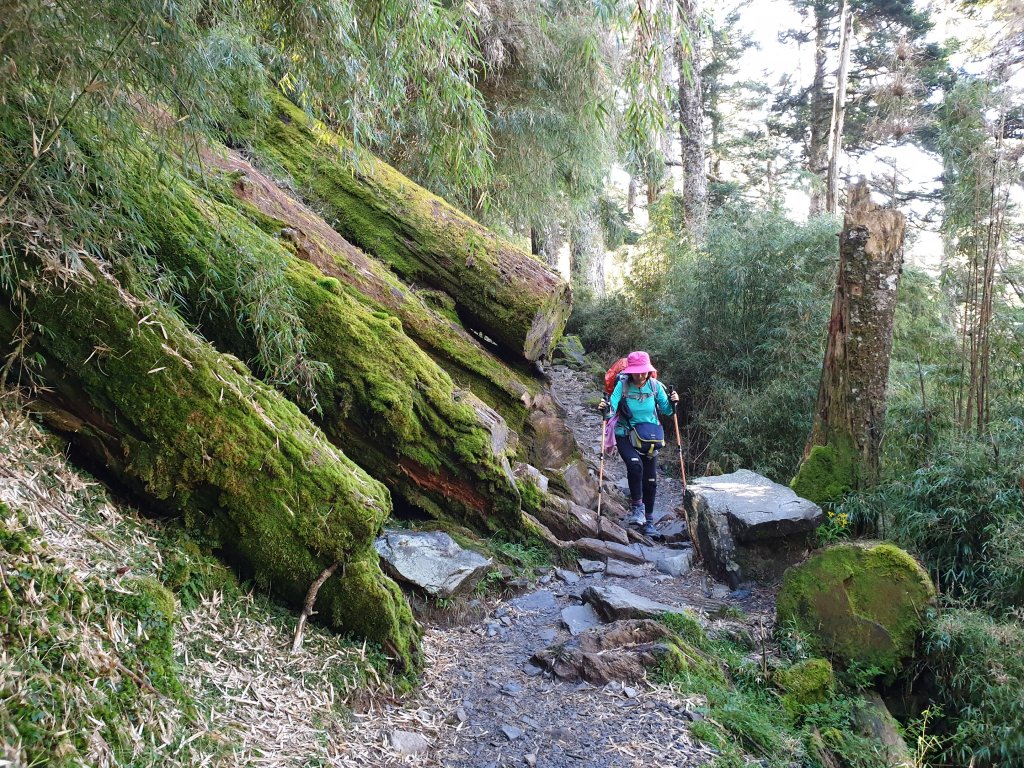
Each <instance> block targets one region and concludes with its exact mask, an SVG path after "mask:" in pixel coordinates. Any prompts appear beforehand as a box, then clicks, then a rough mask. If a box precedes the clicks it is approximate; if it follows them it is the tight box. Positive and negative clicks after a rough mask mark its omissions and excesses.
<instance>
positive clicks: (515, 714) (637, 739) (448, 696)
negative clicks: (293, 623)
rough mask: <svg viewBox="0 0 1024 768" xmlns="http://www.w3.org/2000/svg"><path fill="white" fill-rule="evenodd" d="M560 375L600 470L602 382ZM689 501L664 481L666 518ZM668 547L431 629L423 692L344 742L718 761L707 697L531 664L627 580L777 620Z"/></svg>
mask: <svg viewBox="0 0 1024 768" xmlns="http://www.w3.org/2000/svg"><path fill="white" fill-rule="evenodd" d="M550 375H551V383H552V391H553V394H554V395H555V397H556V398H557V399H558V401H559V403H560V404H561V405H562V407H563V408H564V409H565V410H566V413H567V422H568V423H569V424H570V425H572V428H573V431H574V432H575V434H576V439H577V442H578V443H579V445H580V447H581V449H582V450H583V452H584V455H585V458H586V460H587V461H588V463H590V464H591V465H592V466H593V467H594V469H595V470H596V465H597V462H598V460H599V454H598V448H597V439H598V435H599V430H600V416H599V415H598V414H597V413H596V411H594V410H593V409H592V408H587V407H586V406H585V405H584V403H585V402H586V400H587V399H588V398H590V399H592V398H593V396H594V395H595V394H596V393H595V392H594V391H593V386H592V384H591V383H590V382H589V381H588V380H587V379H586V377H585V376H584V375H583V374H581V373H578V372H575V371H572V370H569V369H567V368H563V367H555V368H554V369H553V370H552V371H550ZM669 455H670V456H671V455H672V454H671V447H670V454H669ZM605 477H606V479H607V480H608V484H607V485H606V487H614V486H615V485H616V483H621V482H623V481H624V478H625V470H624V467H623V466H622V463H621V461H620V460H619V459H618V458H617V457H612V458H610V459H606V462H605ZM612 492H614V491H612ZM681 500H682V486H681V483H680V482H679V481H678V480H677V479H675V478H665V477H664V476H662V477H661V479H660V480H659V486H658V497H657V502H656V513H657V516H658V517H660V518H663V519H664V520H665V521H666V522H667V521H668V520H669V519H670V518H671V517H673V516H674V514H675V509H676V507H678V505H679V504H680V503H681ZM676 551H678V550H676ZM668 552H669V550H668V549H667V548H666V547H663V546H659V547H655V548H649V549H647V550H646V553H647V554H648V558H649V559H650V560H651V561H652V562H648V563H646V564H644V565H643V566H640V567H639V571H640V573H639V575H635V576H623V577H618V576H609V575H606V574H602V573H596V574H592V575H582V576H581V577H580V578H579V581H578V582H577V583H568V582H567V581H565V580H563V579H562V578H560V577H559V575H558V574H557V572H556V571H552V572H550V573H546V574H543V575H541V576H540V579H539V583H538V584H537V588H536V589H534V590H533V591H530V592H528V593H526V594H523V595H520V596H518V597H515V598H512V599H509V600H504V601H495V602H494V603H493V604H488V605H487V606H484V608H485V609H486V610H485V611H482V612H483V613H485V615H484V617H483V618H482V619H481V620H479V621H472V622H470V623H468V624H465V625H463V626H456V627H449V628H445V627H440V626H433V627H428V629H427V632H426V637H425V640H424V650H425V653H426V658H427V662H428V664H427V670H426V673H425V676H424V681H423V686H422V688H421V689H420V690H419V691H418V692H417V693H416V694H415V695H414V696H413V697H411V698H410V699H409V700H407V701H405V702H402V703H401V704H400V705H397V706H389V707H385V708H384V709H383V710H380V709H377V710H374V711H371V712H367V713H365V714H364V715H361V716H358V717H357V718H356V722H355V723H354V724H353V728H352V729H351V730H349V731H346V734H345V738H346V739H352V740H353V741H352V742H350V743H351V746H352V747H353V748H358V749H361V750H363V753H364V754H365V756H366V760H367V762H366V764H367V765H398V764H405V765H424V766H452V767H464V768H470V767H472V768H489V767H492V766H493V767H494V768H499V767H500V766H540V767H541V768H562V767H563V766H587V767H588V768H589V767H590V766H593V767H594V768H600V767H604V766H609V767H610V766H623V767H625V766H645V767H646V768H651V767H652V766H689V765H701V764H705V763H707V762H709V761H710V760H711V759H712V758H713V755H714V753H713V751H712V750H711V749H710V748H709V747H707V746H705V745H703V744H700V743H699V742H697V741H695V740H694V739H693V738H692V737H691V736H690V734H689V731H688V728H687V725H688V723H689V722H690V719H691V712H692V710H693V709H694V708H695V707H697V706H699V705H700V703H701V702H700V700H699V698H690V699H687V698H684V697H681V696H680V695H679V694H677V693H675V692H674V691H672V690H671V689H670V688H668V687H666V686H659V685H656V684H653V683H650V682H646V681H645V682H643V683H641V684H637V685H635V686H623V685H621V684H618V683H612V684H610V685H607V686H603V687H594V686H592V685H589V684H587V683H580V684H570V683H564V682H560V681H558V680H556V679H552V678H550V677H548V676H547V675H546V674H542V673H541V671H540V670H539V669H538V668H536V667H534V666H532V665H531V664H530V663H529V661H530V657H531V656H532V655H533V654H534V652H536V651H537V650H540V649H541V648H545V647H547V646H550V645H553V644H557V643H561V642H566V641H568V640H569V639H570V637H571V635H570V633H569V631H568V630H567V629H566V627H565V626H564V624H563V622H562V618H561V611H562V610H563V609H564V608H567V607H569V606H572V605H579V604H580V602H581V601H580V599H579V595H580V594H581V593H582V591H583V589H584V588H585V587H586V586H588V585H590V584H595V583H603V584H616V585H619V586H622V587H624V588H626V589H628V590H630V591H631V592H634V593H636V594H639V595H642V596H644V597H649V598H652V599H655V600H658V601H660V602H663V603H667V604H669V605H673V606H677V607H679V608H680V610H682V609H690V610H693V611H697V612H699V613H701V614H702V615H704V616H707V615H708V614H709V613H714V612H715V611H720V610H721V609H723V608H724V607H725V606H730V605H734V606H736V607H738V608H740V609H741V610H742V611H743V613H744V614H745V615H746V616H747V619H746V621H747V623H748V624H750V625H751V626H754V627H758V626H761V625H762V624H764V625H770V623H771V622H770V615H771V613H772V611H773V606H772V600H771V596H770V595H769V594H767V593H764V592H761V591H759V590H755V591H754V593H753V594H752V595H750V596H749V597H748V598H746V599H744V600H742V601H739V602H734V601H730V600H729V598H728V594H729V593H728V589H727V588H726V587H724V586H723V585H718V584H715V583H714V582H712V581H711V580H709V579H708V578H707V576H706V574H704V572H703V571H700V570H694V571H691V572H689V573H687V574H684V575H683V576H681V577H671V576H667V575H664V574H661V573H658V572H657V571H656V570H655V569H654V566H653V561H654V560H656V559H659V558H660V557H661V556H663V555H664V554H666V553H668ZM569 580H570V581H572V580H573V577H572V576H570V577H569ZM396 729H399V730H407V731H413V732H416V733H419V734H422V735H423V736H426V737H427V739H428V741H429V742H430V746H429V748H428V750H427V751H426V752H425V753H422V754H419V755H400V754H398V753H396V751H395V750H394V749H392V748H391V747H390V746H388V743H387V738H388V734H389V733H391V732H392V731H393V730H396ZM358 742H362V743H361V744H358Z"/></svg>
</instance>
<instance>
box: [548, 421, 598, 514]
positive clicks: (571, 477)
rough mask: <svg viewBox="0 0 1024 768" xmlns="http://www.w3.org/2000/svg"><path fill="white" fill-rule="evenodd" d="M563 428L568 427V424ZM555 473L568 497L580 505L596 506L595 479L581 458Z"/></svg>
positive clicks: (593, 507) (590, 507)
mask: <svg viewBox="0 0 1024 768" xmlns="http://www.w3.org/2000/svg"><path fill="white" fill-rule="evenodd" d="M565 429H569V427H568V425H566V426H565ZM557 474H558V475H559V479H560V480H561V485H562V486H563V487H564V489H565V492H566V493H567V494H568V496H569V498H570V499H572V500H573V501H574V502H575V503H576V504H579V505H580V506H581V507H586V508H587V509H596V508H597V481H596V480H595V479H594V478H593V477H592V476H591V475H590V470H589V469H588V468H587V465H586V464H585V463H584V462H583V461H582V460H581V459H576V460H575V461H572V462H570V463H569V464H568V465H567V466H566V467H565V468H563V469H562V470H561V471H559V472H558V473H557Z"/></svg>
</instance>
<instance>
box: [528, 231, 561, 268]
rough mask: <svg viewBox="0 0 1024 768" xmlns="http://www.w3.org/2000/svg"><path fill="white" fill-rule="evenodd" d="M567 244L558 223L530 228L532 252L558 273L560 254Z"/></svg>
mask: <svg viewBox="0 0 1024 768" xmlns="http://www.w3.org/2000/svg"><path fill="white" fill-rule="evenodd" d="M564 244H565V238H564V237H563V236H562V229H561V227H560V226H559V225H558V222H557V221H548V222H544V223H542V224H537V225H535V226H532V227H530V252H531V253H532V254H533V255H534V256H536V257H538V258H539V259H541V260H542V261H543V262H544V263H545V264H547V265H548V266H549V267H551V269H553V270H555V271H556V272H557V271H558V254H559V253H560V252H561V250H562V246H563V245H564Z"/></svg>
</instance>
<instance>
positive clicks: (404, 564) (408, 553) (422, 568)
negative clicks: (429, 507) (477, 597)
mask: <svg viewBox="0 0 1024 768" xmlns="http://www.w3.org/2000/svg"><path fill="white" fill-rule="evenodd" d="M374 546H375V548H376V550H377V554H378V555H379V556H380V559H381V566H382V567H383V569H384V571H386V572H387V573H388V575H389V576H391V577H392V578H395V579H398V580H400V581H404V582H407V583H409V584H413V585H415V586H417V587H419V588H420V589H422V590H423V591H425V592H426V593H427V594H429V595H432V596H434V597H451V596H452V595H455V594H458V593H459V592H463V591H465V590H468V589H470V588H471V587H472V586H473V585H474V584H475V583H476V582H477V581H479V580H480V578H481V577H482V576H483V575H484V574H485V573H487V571H489V570H490V569H491V561H490V560H489V559H488V558H486V557H484V556H483V555H481V554H479V553H478V552H472V551H470V550H468V549H463V548H462V547H460V546H459V545H458V544H456V543H455V542H454V541H453V540H452V537H451V536H449V535H448V534H447V533H444V532H442V531H429V532H413V531H386V532H385V533H384V535H383V536H381V537H380V538H379V539H377V541H376V542H374Z"/></svg>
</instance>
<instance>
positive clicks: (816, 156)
mask: <svg viewBox="0 0 1024 768" xmlns="http://www.w3.org/2000/svg"><path fill="white" fill-rule="evenodd" d="M831 17H832V14H831V4H830V3H827V2H822V1H821V0H818V2H816V3H814V80H813V81H812V82H811V92H810V105H809V106H810V112H811V114H810V121H809V123H810V131H809V133H808V137H807V170H808V171H809V172H810V173H811V174H812V179H811V202H810V208H809V210H808V215H809V216H818V215H820V214H821V213H822V212H823V211H824V210H825V173H826V171H827V169H828V129H829V116H830V114H831V99H829V98H828V96H827V94H826V92H825V66H826V64H827V63H828V23H829V19H831Z"/></svg>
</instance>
